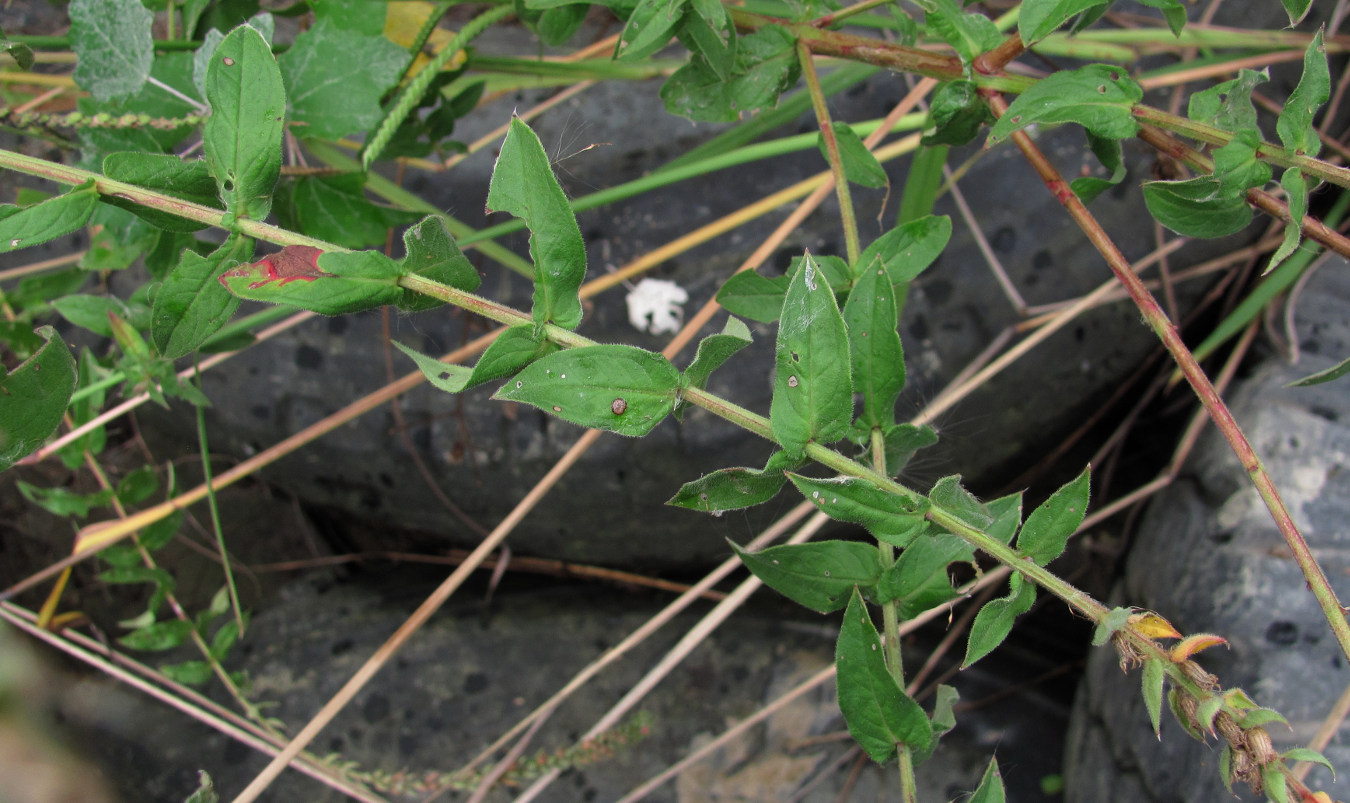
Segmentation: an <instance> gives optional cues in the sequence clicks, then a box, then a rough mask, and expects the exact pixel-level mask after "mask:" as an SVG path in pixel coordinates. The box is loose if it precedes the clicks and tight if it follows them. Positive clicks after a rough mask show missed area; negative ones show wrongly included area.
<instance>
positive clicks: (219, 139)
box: [202, 25, 286, 220]
mask: <svg viewBox="0 0 1350 803" xmlns="http://www.w3.org/2000/svg"><path fill="white" fill-rule="evenodd" d="M206 100H207V102H208V103H210V104H211V116H210V117H209V118H207V120H206V127H205V129H204V131H203V133H202V148H203V150H204V151H205V153H206V162H207V164H208V165H209V166H210V168H211V174H212V175H213V176H215V177H216V184H217V185H218V186H219V187H220V197H221V198H222V199H223V200H224V201H225V208H226V209H228V210H229V211H230V212H232V213H233V214H234V215H235V217H246V218H250V219H253V220H262V219H264V218H266V217H267V213H268V211H269V210H271V208H272V190H273V188H274V187H275V186H276V183H277V178H278V177H279V176H280V175H281V134H282V127H283V124H284V123H285V117H286V90H285V89H284V87H283V86H282V83H281V71H280V70H278V69H277V62H276V59H274V58H272V50H271V48H269V47H268V45H267V42H265V41H263V38H262V34H260V33H258V32H257V31H256V30H254V29H253V28H250V27H249V26H247V25H241V26H240V27H238V28H235V29H234V30H233V31H231V32H230V34H229V35H228V36H226V37H225V39H224V40H223V41H222V42H221V43H220V45H219V46H218V47H217V48H216V50H215V52H214V53H212V55H211V63H210V66H209V67H207V70H206Z"/></svg>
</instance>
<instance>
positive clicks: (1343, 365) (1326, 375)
mask: <svg viewBox="0 0 1350 803" xmlns="http://www.w3.org/2000/svg"><path fill="white" fill-rule="evenodd" d="M1346 374H1350V358H1346V359H1344V360H1342V361H1341V362H1339V363H1337V364H1335V365H1333V366H1332V367H1330V368H1327V369H1325V370H1323V371H1318V372H1317V373H1315V374H1309V375H1308V376H1305V377H1303V378H1302V379H1300V380H1298V381H1297V382H1290V383H1289V384H1288V385H1286V387H1291V388H1305V387H1308V386H1310V385H1320V384H1322V383H1323V382H1331V381H1333V380H1336V379H1340V378H1341V377H1343V376H1345V375H1346Z"/></svg>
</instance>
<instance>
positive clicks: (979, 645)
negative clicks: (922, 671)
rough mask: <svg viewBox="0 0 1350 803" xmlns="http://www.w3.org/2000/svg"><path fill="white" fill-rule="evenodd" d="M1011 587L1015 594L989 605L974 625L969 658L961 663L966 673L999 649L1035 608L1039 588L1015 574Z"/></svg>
mask: <svg viewBox="0 0 1350 803" xmlns="http://www.w3.org/2000/svg"><path fill="white" fill-rule="evenodd" d="M1008 583H1009V586H1010V587H1011V588H1012V592H1011V593H1009V594H1008V596H1006V597H1003V598H1001V599H996V600H993V601H991V602H988V603H986V604H985V606H984V607H983V608H981V609H980V612H979V613H977V614H975V621H973V622H971V623H970V638H969V640H968V641H967V642H966V658H965V660H964V661H963V662H962V663H961V668H962V669H965V668H966V667H968V666H970V665H971V664H973V663H975V662H976V661H978V660H980V659H981V658H983V657H984V656H986V655H988V654H989V653H990V652H993V650H994V648H995V647H997V646H998V645H1000V644H1002V643H1003V640H1004V639H1005V638H1007V637H1008V634H1009V633H1011V632H1012V628H1013V624H1014V623H1015V622H1016V621H1017V617H1019V616H1021V615H1022V614H1024V613H1026V612H1027V611H1029V610H1031V606H1032V604H1033V603H1034V602H1035V601H1036V587H1035V586H1034V585H1032V584H1031V583H1028V582H1026V581H1025V580H1023V579H1022V575H1020V574H1016V573H1014V574H1013V576H1012V577H1010V578H1008Z"/></svg>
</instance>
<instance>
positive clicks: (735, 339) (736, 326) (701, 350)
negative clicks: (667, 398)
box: [675, 316, 751, 419]
mask: <svg viewBox="0 0 1350 803" xmlns="http://www.w3.org/2000/svg"><path fill="white" fill-rule="evenodd" d="M750 343H751V338H750V327H748V326H746V325H745V324H744V323H742V322H741V320H740V319H739V318H734V317H730V316H728V317H727V322H726V325H725V326H723V327H722V331H721V333H720V334H716V335H708V336H707V337H705V338H703V339H702V340H700V341H699V344H698V353H697V354H696V355H694V361H693V362H691V363H690V364H689V367H688V368H686V369H684V375H683V378H682V380H681V381H682V382H683V383H684V386H685V387H688V388H697V389H700V390H702V389H703V388H705V387H707V386H708V378H709V377H710V376H712V372H713V371H716V370H717V369H718V368H720V367H722V363H724V362H726V361H727V360H729V359H731V356H732V355H733V354H735V353H736V352H738V351H740V350H741V349H743V348H745V347H746V346H748V345H750ZM684 407H685V405H684V404H681V405H679V406H678V407H676V408H675V418H676V419H683V417H684Z"/></svg>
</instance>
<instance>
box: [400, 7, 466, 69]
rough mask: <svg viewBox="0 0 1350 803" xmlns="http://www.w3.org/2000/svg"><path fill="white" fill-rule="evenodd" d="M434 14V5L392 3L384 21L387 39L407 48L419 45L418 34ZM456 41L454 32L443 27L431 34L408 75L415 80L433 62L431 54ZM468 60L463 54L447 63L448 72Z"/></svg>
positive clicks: (461, 52)
mask: <svg viewBox="0 0 1350 803" xmlns="http://www.w3.org/2000/svg"><path fill="white" fill-rule="evenodd" d="M435 10H436V4H434V3H423V2H408V3H390V4H389V11H388V12H386V15H385V18H384V38H385V39H388V40H389V41H391V42H393V43H394V44H397V45H402V46H403V47H405V48H409V47H412V46H413V43H414V42H416V41H417V34H418V33H420V32H421V30H422V26H423V25H425V24H426V22H427V19H428V18H429V17H430V16H431V15H432V13H433V12H434V11H435ZM454 38H455V33H454V31H447V30H446V29H444V28H441V27H437V28H435V29H434V30H432V32H431V36H429V37H427V41H426V43H425V44H423V45H422V50H421V52H419V53H418V54H417V58H416V59H414V60H413V64H412V67H411V68H409V69H408V75H409V76H413V75H416V74H417V73H419V72H421V70H422V68H423V67H425V66H427V62H429V61H431V56H430V55H428V54H435V53H439V52H440V51H441V50H442V49H443V48H444V47H445V46H446V45H447V44H449V43H450V41H451V40H452V39H454ZM467 58H468V55H467V54H466V53H465V52H464V51H463V50H461V51H459V52H458V53H456V54H455V55H454V56H453V57H452V58H451V59H450V61H449V62H447V63H446V65H445V69H447V70H457V69H459V68H460V67H461V66H463V64H464V61H465V60H466V59H467Z"/></svg>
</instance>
